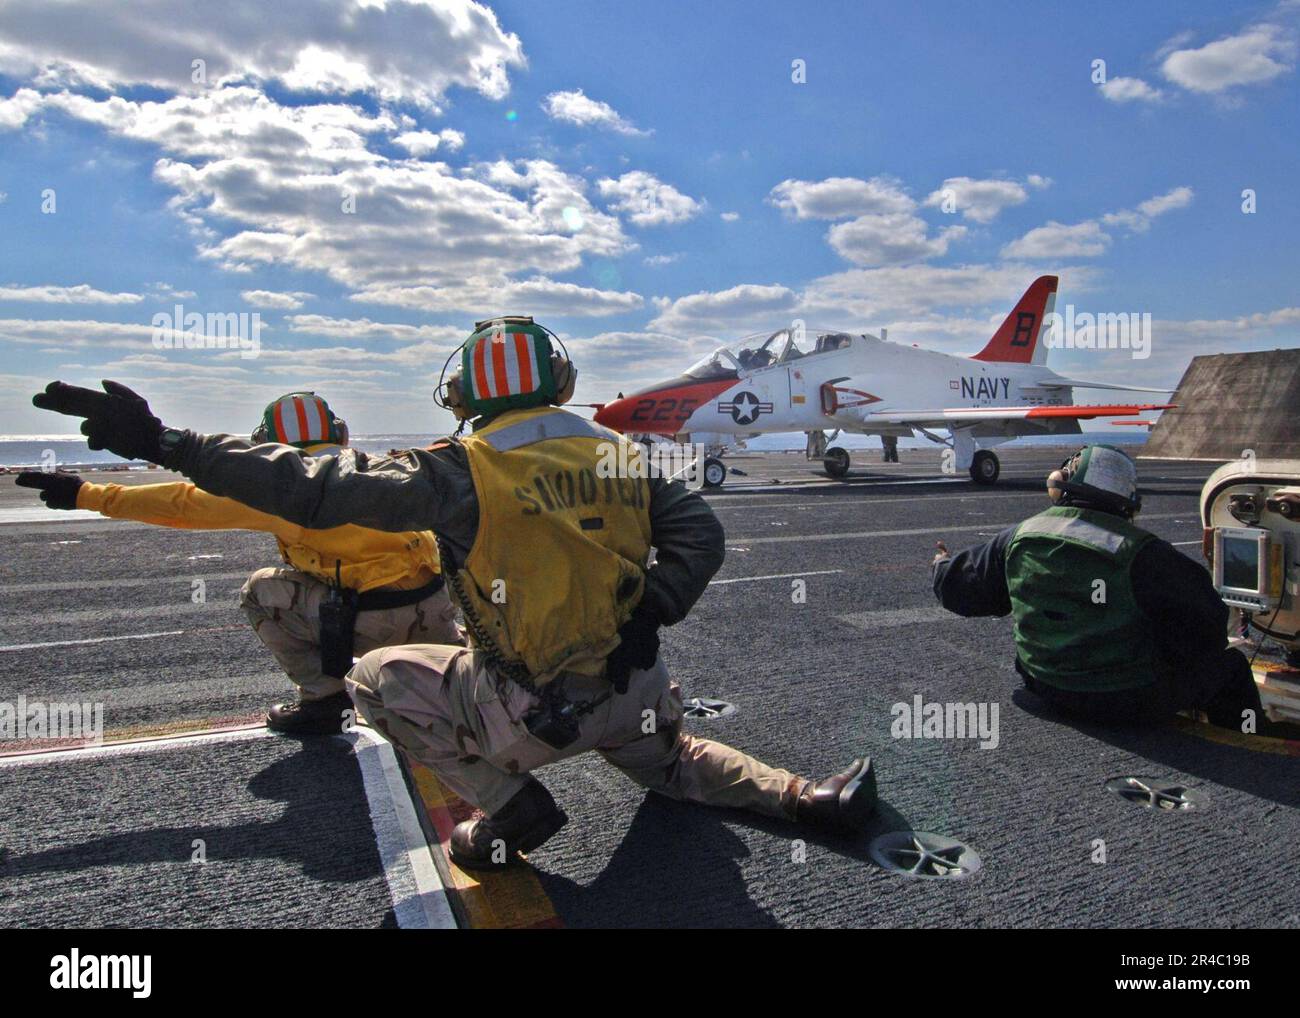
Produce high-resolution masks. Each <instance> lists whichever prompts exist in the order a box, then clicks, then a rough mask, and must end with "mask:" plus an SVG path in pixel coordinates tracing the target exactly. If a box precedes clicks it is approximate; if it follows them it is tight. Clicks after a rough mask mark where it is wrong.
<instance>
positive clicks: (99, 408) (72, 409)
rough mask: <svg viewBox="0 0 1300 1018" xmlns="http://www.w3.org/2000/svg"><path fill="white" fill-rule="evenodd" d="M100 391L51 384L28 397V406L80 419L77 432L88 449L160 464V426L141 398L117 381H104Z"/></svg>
mask: <svg viewBox="0 0 1300 1018" xmlns="http://www.w3.org/2000/svg"><path fill="white" fill-rule="evenodd" d="M103 385H104V391H103V392H96V391H95V390H94V389H83V388H81V387H80V386H77V385H68V384H67V383H65V382H51V383H50V384H49V385H47V386H46V387H45V391H44V392H38V393H37V394H36V395H35V396H33V397H32V405H33V406H38V407H40V408H41V409H42V410H53V411H54V412H55V413H60V414H67V415H68V416H70V417H84V418H86V419H85V421H83V422H82V425H81V433H82V434H83V435H85V436H86V445H87V446H89V447H90V448H91V449H107V450H108V451H109V452H112V453H116V454H117V455H118V456H121V457H122V458H123V459H129V460H148V461H149V462H151V463H161V462H162V460H163V451H162V448H161V446H160V445H159V443H158V440H159V438H160V437H161V436H162V433H163V423H162V421H160V420H158V418H157V417H155V416H154V415H153V414H152V413H151V412H150V411H149V404H148V403H146V402H145V401H144V397H142V396H139V395H137V394H136V393H134V392H132V391H131V390H130V389H128V388H127V387H126V386H125V385H122V384H121V383H120V382H113V381H109V380H108V379H105V380H104V382H103Z"/></svg>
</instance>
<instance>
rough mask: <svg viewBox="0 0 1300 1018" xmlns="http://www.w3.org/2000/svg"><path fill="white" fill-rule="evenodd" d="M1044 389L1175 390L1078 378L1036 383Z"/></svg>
mask: <svg viewBox="0 0 1300 1018" xmlns="http://www.w3.org/2000/svg"><path fill="white" fill-rule="evenodd" d="M1033 384H1034V385H1037V386H1040V387H1042V388H1044V389H1114V390H1116V391H1117V392H1173V391H1174V390H1173V389H1169V388H1165V389H1153V388H1151V387H1150V386H1147V385H1115V384H1114V383H1112V382H1083V381H1080V380H1079V379H1077V378H1053V379H1051V380H1050V381H1043V382H1035V383H1033Z"/></svg>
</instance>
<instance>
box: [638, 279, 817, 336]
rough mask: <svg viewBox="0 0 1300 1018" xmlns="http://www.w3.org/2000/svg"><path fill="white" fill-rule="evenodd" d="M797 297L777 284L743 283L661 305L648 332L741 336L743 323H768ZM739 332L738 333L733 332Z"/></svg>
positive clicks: (786, 309)
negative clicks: (767, 320) (757, 319)
mask: <svg viewBox="0 0 1300 1018" xmlns="http://www.w3.org/2000/svg"><path fill="white" fill-rule="evenodd" d="M797 301H798V295H797V294H796V293H795V291H793V290H791V289H790V288H789V287H786V286H781V285H779V284H770V285H767V286H763V285H757V284H753V283H745V284H742V285H741V286H733V287H731V288H730V289H727V290H720V291H717V292H712V293H710V292H702V293H693V294H690V295H689V296H686V297H678V298H677V299H676V300H673V301H667V302H664V303H663V304H662V305H661V307H660V312H659V315H658V316H657V317H656V318H655V320H654V321H653V322H651V323H650V326H649V327H650V329H651V330H653V331H657V332H666V333H669V334H690V335H698V334H700V333H701V332H720V333H726V332H731V333H732V334H734V335H743V329H744V323H746V322H749V321H752V320H753V319H754V318H755V317H756V316H757V317H762V318H766V319H770V318H771V317H774V316H780V317H782V318H783V319H784V316H786V315H788V313H789V312H792V311H793V310H794V308H795V306H796V304H797ZM737 329H740V330H742V331H736V330H737Z"/></svg>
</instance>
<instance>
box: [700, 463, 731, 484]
mask: <svg viewBox="0 0 1300 1018" xmlns="http://www.w3.org/2000/svg"><path fill="white" fill-rule="evenodd" d="M726 479H727V467H726V464H724V463H723V462H722V460H719V459H714V458H713V457H712V456H710V457H709V458H708V459H706V460H705V461H704V486H705V487H706V488H721V487H722V482H723V481H725V480H726Z"/></svg>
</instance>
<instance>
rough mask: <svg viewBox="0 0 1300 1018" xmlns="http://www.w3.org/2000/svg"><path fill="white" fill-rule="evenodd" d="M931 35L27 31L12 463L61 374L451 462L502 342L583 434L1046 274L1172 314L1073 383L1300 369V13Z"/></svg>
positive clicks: (22, 54)
mask: <svg viewBox="0 0 1300 1018" xmlns="http://www.w3.org/2000/svg"><path fill="white" fill-rule="evenodd" d="M916 7H917V5H911V4H901V3H900V4H895V5H891V4H871V5H866V4H857V3H823V4H818V5H815V6H808V5H796V4H789V3H771V2H764V3H752V4H740V3H715V4H708V5H701V4H688V3H674V2H669V3H660V4H655V5H641V4H597V3H570V2H548V3H546V4H537V3H526V2H510V3H498V4H494V5H491V6H490V7H487V6H484V5H480V4H474V3H470V2H468V0H455V2H453V0H446V2H436V3H423V2H418V3H417V2H411V3H403V2H397V0H393V2H389V3H387V4H380V5H376V4H356V3H353V2H343V0H314V2H312V3H303V2H287V3H283V4H277V5H274V6H273V7H266V8H258V13H257V14H256V15H254V16H244V15H243V14H242V10H241V9H240V8H238V7H236V8H234V9H233V10H232V9H231V8H230V7H229V5H227V6H226V7H223V8H220V9H216V8H217V5H210V4H199V3H192V2H190V0H144V2H140V3H136V4H129V5H99V4H93V3H84V2H81V0H72V2H69V3H66V4H63V5H60V6H58V7H50V6H49V5H45V4H40V3H36V2H34V0H30V2H29V0H11V2H10V3H8V4H6V5H5V6H4V7H3V8H0V192H2V193H3V194H4V195H5V197H4V199H3V200H2V201H0V229H2V230H3V236H4V238H5V244H4V246H3V250H0V352H2V353H3V356H4V365H3V367H2V368H0V394H2V395H3V399H2V400H0V433H3V434H16V433H47V432H50V431H62V430H66V429H65V428H64V427H62V426H61V425H60V422H56V421H53V420H52V419H50V418H49V417H48V415H44V414H41V413H40V412H38V411H35V410H34V409H32V408H31V407H30V406H28V405H27V399H26V397H27V395H29V394H30V392H32V391H34V389H35V388H39V387H40V386H41V385H43V384H44V382H45V381H46V380H48V379H49V378H53V377H63V378H67V379H69V380H75V381H81V382H89V381H93V380H95V379H98V378H100V377H116V378H119V379H122V380H124V381H126V382H128V384H132V385H135V386H137V387H138V388H139V389H140V390H141V391H142V392H144V393H145V394H146V395H147V396H149V397H150V399H151V401H152V402H153V404H154V405H155V407H156V408H157V409H158V410H159V411H160V413H161V414H162V415H163V416H164V417H165V418H167V419H168V420H169V421H172V422H174V423H177V424H180V425H191V426H195V427H199V428H204V429H209V430H217V429H220V430H240V431H246V430H248V428H249V427H251V422H252V421H254V420H255V419H256V417H257V414H258V411H259V410H260V408H261V406H262V405H263V404H264V403H266V402H267V401H268V400H269V399H271V398H272V397H274V396H275V395H277V394H278V393H280V392H283V391H286V390H288V389H291V388H297V387H301V386H303V385H310V386H313V387H315V388H317V389H318V391H321V392H322V393H323V394H325V395H326V396H327V397H328V398H330V400H331V401H332V402H333V403H334V404H335V406H336V409H338V410H339V411H340V412H341V413H343V414H344V415H345V416H346V417H348V418H349V419H350V421H351V422H352V424H353V428H354V430H355V431H357V432H365V433H376V432H420V431H436V430H440V429H443V428H445V427H447V418H446V417H445V416H444V415H441V414H440V413H438V412H435V411H434V410H433V408H432V406H431V404H430V401H429V393H430V391H431V389H432V387H433V385H434V384H435V382H436V379H437V374H438V370H439V369H440V367H441V365H442V362H443V359H444V358H445V356H446V354H447V352H449V351H450V350H451V349H452V347H454V346H455V344H456V343H457V342H458V341H459V339H460V338H461V337H463V335H464V334H466V333H467V331H468V329H469V327H470V326H471V324H472V322H473V321H474V320H475V319H476V318H478V317H484V316H487V315H489V314H492V313H499V312H503V311H506V312H515V313H530V312H531V313H534V314H535V315H536V316H537V317H538V319H539V320H541V321H543V322H545V323H546V324H548V325H550V326H551V327H552V328H553V329H555V330H556V331H557V332H559V333H560V334H561V335H562V336H563V337H564V338H565V340H566V342H567V343H569V345H570V350H571V353H572V354H573V356H574V358H575V360H576V361H577V363H578V365H579V369H580V388H579V398H581V399H583V400H601V399H606V398H609V397H610V396H612V395H613V394H614V392H615V391H617V390H619V389H623V390H627V389H630V388H633V387H636V386H638V385H640V384H644V383H647V382H650V381H653V380H655V379H658V378H662V377H665V376H668V375H671V374H675V373H676V372H677V371H678V370H680V368H682V367H683V366H685V364H686V363H688V362H689V361H690V360H693V359H695V357H696V356H698V354H699V353H701V352H704V351H706V350H707V349H709V348H711V347H712V346H714V345H717V344H718V343H720V342H724V341H729V340H731V339H734V338H736V337H738V336H740V335H743V334H745V333H747V332H752V331H758V330H761V329H765V328H778V327H781V326H783V325H785V324H787V323H788V322H789V321H790V320H791V319H793V318H802V319H805V320H807V321H808V322H809V323H810V324H811V325H813V326H817V325H825V326H834V327H843V328H862V329H871V330H873V331H875V330H878V329H879V328H881V327H888V329H889V335H890V338H891V339H895V340H897V341H899V342H916V343H920V344H922V345H927V346H933V347H936V348H939V349H943V350H948V351H951V352H961V353H971V352H974V351H975V350H978V349H979V348H980V347H981V346H982V345H983V344H984V341H985V340H986V339H987V337H988V335H989V334H990V332H991V330H992V327H993V325H994V324H995V320H997V319H1000V317H1001V316H1002V315H1003V314H1005V313H1006V311H1007V310H1009V308H1010V307H1011V305H1012V304H1013V303H1014V301H1015V300H1016V298H1017V297H1018V296H1019V294H1020V292H1021V291H1022V290H1023V289H1024V288H1025V287H1026V286H1027V285H1028V284H1029V282H1030V281H1031V280H1032V279H1033V278H1034V277H1035V276H1036V275H1038V274H1040V273H1042V272H1056V273H1058V274H1059V275H1060V276H1061V280H1062V282H1061V293H1060V297H1059V300H1060V302H1061V303H1062V304H1064V303H1065V302H1071V303H1073V304H1075V305H1076V307H1077V308H1079V309H1080V310H1090V311H1094V312H1097V311H1103V312H1132V311H1136V312H1150V313H1151V314H1152V316H1153V318H1154V320H1155V327H1154V328H1155V331H1154V336H1153V352H1152V356H1151V357H1150V358H1149V359H1146V360H1135V359H1133V358H1132V357H1130V356H1129V354H1128V352H1126V351H1105V352H1096V351H1094V352H1082V351H1076V352H1068V351H1058V352H1056V353H1054V354H1053V358H1052V365H1053V366H1054V367H1056V368H1057V370H1060V371H1061V372H1062V373H1065V374H1070V375H1072V376H1075V377H1092V378H1097V379H1100V380H1106V381H1112V382H1129V383H1131V384H1135V385H1173V384H1174V383H1175V382H1176V381H1177V379H1178V377H1179V375H1180V374H1181V372H1182V369H1183V368H1184V367H1185V366H1186V364H1187V361H1188V360H1189V359H1190V358H1191V357H1192V356H1194V355H1196V354H1199V353H1208V352H1219V351H1233V350H1249V349H1271V348H1273V347H1277V346H1295V345H1297V343H1298V337H1300V293H1298V292H1297V291H1298V290H1300V284H1298V282H1297V281H1298V280H1300V264H1298V262H1300V256H1298V255H1297V246H1296V244H1295V242H1294V238H1295V237H1296V235H1297V228H1300V209H1298V208H1297V201H1296V195H1295V189H1296V184H1295V181H1296V180H1297V171H1298V170H1300V131H1298V130H1297V127H1298V126H1300V124H1298V122H1297V121H1298V120H1300V116H1298V111H1300V102H1298V101H1297V100H1298V98H1300V96H1298V94H1297V76H1296V70H1295V66H1296V58H1297V41H1296V40H1297V35H1298V34H1300V4H1296V3H1293V2H1291V3H1281V4H1278V3H1269V4H1237V5H1226V4H1222V3H1179V4H1161V5H1156V4H1144V5H1132V4H1119V3H1115V4H1101V5H1089V7H1088V8H1087V9H1082V8H1080V7H1079V6H1078V5H1070V4H1059V5H1057V4H1023V5H1021V4H1000V3H998V4H993V3H990V4H983V5H970V4H926V5H924V6H923V7H922V8H921V9H920V10H917V9H916ZM194 59H203V60H204V61H205V72H206V74H205V80H203V81H201V82H197V83H196V82H194V81H193V80H192V77H193V73H192V60H194ZM1097 60H1102V61H1105V83H1104V84H1103V83H1099V82H1098V81H1095V80H1094V78H1095V77H1096V76H1097V75H1096V72H1095V71H1094V61H1097ZM795 61H803V66H804V68H805V75H804V76H805V78H806V80H805V81H803V82H801V83H796V82H795V81H793V80H792V76H793V74H794V72H793V62H795ZM1248 188H1249V189H1253V191H1254V192H1255V195H1256V199H1255V200H1256V202H1257V211H1256V212H1255V213H1254V214H1244V213H1243V212H1242V201H1243V199H1242V192H1243V190H1245V189H1248ZM47 189H52V190H53V192H54V195H55V200H56V211H55V212H54V213H53V214H48V213H45V212H43V211H42V195H43V193H47ZM944 194H947V195H949V196H951V197H952V198H953V199H954V200H953V201H952V202H950V203H949V205H951V206H953V208H952V211H945V208H944V203H943V202H942V197H943V195H944ZM349 195H351V196H352V198H353V199H354V201H355V206H354V211H352V212H348V213H344V212H343V211H342V202H343V200H344V199H345V198H346V197H347V196H349ZM177 294H179V295H181V296H179V297H177V296H176V295H177ZM177 300H179V301H180V302H181V303H182V304H183V305H184V307H185V309H186V310H187V311H198V312H201V313H207V312H215V313H222V314H231V313H241V312H247V313H252V312H257V313H258V314H260V315H261V318H262V323H263V330H262V334H261V349H260V352H259V356H258V357H256V358H251V357H241V356H240V355H239V353H238V352H237V351H231V350H223V349H201V350H170V349H161V350H160V349H158V348H156V347H155V345H154V343H153V342H151V339H152V336H153V329H152V324H151V323H152V322H153V316H154V315H155V314H158V313H160V312H170V310H171V308H172V307H173V305H174V304H175V303H176V302H177ZM1081 395H1082V394H1081ZM1082 398H1084V399H1087V398H1089V397H1087V396H1082Z"/></svg>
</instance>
